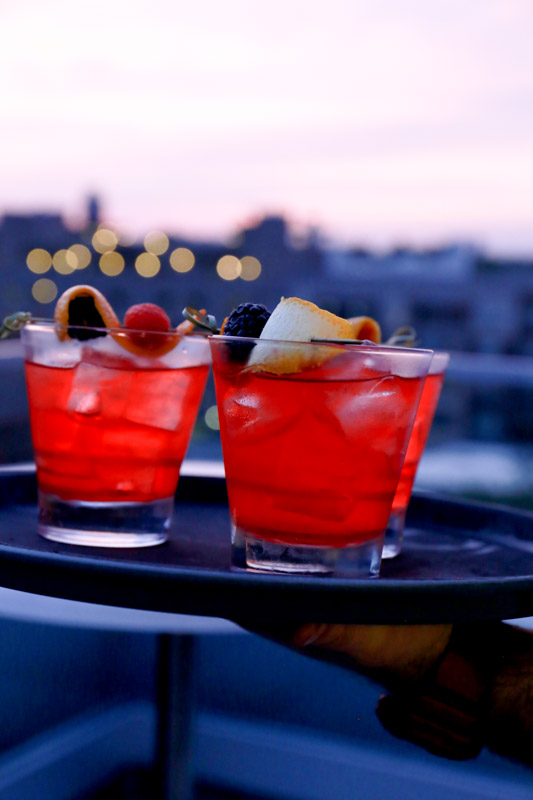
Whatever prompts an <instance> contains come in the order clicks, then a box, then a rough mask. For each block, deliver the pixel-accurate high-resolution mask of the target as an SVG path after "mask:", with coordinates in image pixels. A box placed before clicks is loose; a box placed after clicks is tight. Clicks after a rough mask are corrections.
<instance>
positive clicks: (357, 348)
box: [207, 334, 435, 357]
mask: <svg viewBox="0 0 533 800" xmlns="http://www.w3.org/2000/svg"><path fill="white" fill-rule="evenodd" d="M207 338H208V339H209V340H212V341H213V342H215V343H216V344H223V343H224V342H228V343H235V344H237V343H239V342H242V343H246V342H248V343H250V344H258V343H260V344H266V343H267V342H268V343H269V344H273V345H285V346H287V345H299V346H301V345H307V346H312V347H335V348H337V349H339V348H340V347H342V348H344V349H346V350H347V352H354V353H355V352H364V353H369V354H370V355H380V354H381V353H383V355H387V354H389V355H393V354H394V355H400V356H405V355H407V356H409V355H423V356H428V355H431V356H432V357H433V356H434V354H435V351H434V350H429V349H426V348H421V347H401V346H399V345H382V344H374V342H370V341H369V342H368V343H367V342H355V341H354V342H351V341H350V340H349V339H338V340H336V339H329V340H328V341H322V340H321V341H315V342H313V341H311V342H309V341H307V342H303V341H298V340H293V339H260V338H254V337H252V336H225V335H224V334H210V335H209V336H208V337H207Z"/></svg>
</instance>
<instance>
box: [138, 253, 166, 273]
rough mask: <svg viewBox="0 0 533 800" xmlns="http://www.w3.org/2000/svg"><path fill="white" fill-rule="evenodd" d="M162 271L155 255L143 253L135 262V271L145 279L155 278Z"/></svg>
mask: <svg viewBox="0 0 533 800" xmlns="http://www.w3.org/2000/svg"><path fill="white" fill-rule="evenodd" d="M160 269H161V262H160V260H159V259H158V257H157V256H155V255H154V254H153V253H141V255H140V256H137V258H136V260H135V270H136V271H137V272H138V273H139V275H141V276H142V277H143V278H153V277H154V275H157V273H158V272H159V270H160Z"/></svg>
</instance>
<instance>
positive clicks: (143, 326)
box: [124, 303, 170, 350]
mask: <svg viewBox="0 0 533 800" xmlns="http://www.w3.org/2000/svg"><path fill="white" fill-rule="evenodd" d="M124 327H125V328H130V329H131V330H130V331H128V334H127V336H128V339H130V341H132V342H133V343H134V344H136V345H138V346H139V347H142V348H144V349H146V350H155V349H157V348H159V347H160V346H161V345H162V344H163V343H164V342H165V340H166V337H165V336H161V333H166V332H167V331H170V320H169V318H168V316H167V314H166V313H165V312H164V311H163V309H162V308H160V307H159V306H156V305H154V303H139V304H138V305H136V306H131V308H128V310H127V311H126V315H125V317H124Z"/></svg>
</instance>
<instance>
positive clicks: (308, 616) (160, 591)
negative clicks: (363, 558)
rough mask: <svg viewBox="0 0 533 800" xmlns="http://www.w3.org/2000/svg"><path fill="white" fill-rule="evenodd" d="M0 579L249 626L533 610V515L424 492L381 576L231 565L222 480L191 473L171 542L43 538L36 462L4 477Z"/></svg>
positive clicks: (0, 483)
mask: <svg viewBox="0 0 533 800" xmlns="http://www.w3.org/2000/svg"><path fill="white" fill-rule="evenodd" d="M0 585H2V586H5V587H7V588H11V589H19V590H22V591H27V592H33V593H36V594H44V595H49V596H54V597H62V598H65V599H69V600H81V601H85V602H92V603H99V604H104V605H111V606H123V607H128V608H139V609H146V610H152V611H166V612H174V613H182V614H196V615H204V616H211V617H225V618H227V619H231V620H235V621H237V622H242V623H244V624H251V625H254V624H255V625H261V624H271V623H277V622H279V623H293V622H294V623H298V622H302V621H316V622H347V623H427V622H433V623H437V622H449V621H474V620H490V619H511V618H518V617H527V616H533V514H529V513H522V512H517V511H512V510H510V509H506V508H502V507H499V506H488V505H481V504H476V503H464V502H456V501H452V500H446V499H443V498H439V497H436V496H429V495H421V494H416V493H415V494H414V495H413V498H412V501H411V506H410V509H409V516H408V529H407V531H406V537H405V543H404V550H403V552H402V554H401V555H400V556H399V557H397V558H395V559H392V560H390V561H385V562H383V565H382V571H381V577H380V578H377V579H368V580H348V579H341V578H335V577H296V576H284V575H268V574H263V573H254V572H251V571H245V570H235V569H232V567H231V565H230V538H229V515H228V507H227V496H226V486H225V481H224V479H223V478H221V477H219V478H217V477H208V476H207V475H204V476H196V477H195V476H193V475H190V474H189V475H184V476H182V478H181V479H180V485H179V487H178V493H177V498H176V511H175V518H174V525H173V529H172V532H171V537H170V541H168V542H167V543H165V544H163V545H160V546H158V547H153V548H143V549H140V550H110V549H105V548H87V547H78V546H72V545H62V544H56V543H54V542H49V541H46V540H45V539H42V538H41V537H40V536H39V535H38V534H37V507H36V482H35V473H34V472H33V470H21V469H16V468H13V469H5V468H4V469H3V470H2V471H1V473H0Z"/></svg>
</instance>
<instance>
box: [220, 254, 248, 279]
mask: <svg viewBox="0 0 533 800" xmlns="http://www.w3.org/2000/svg"><path fill="white" fill-rule="evenodd" d="M241 269H242V267H241V262H240V261H239V259H238V258H237V256H230V255H227V256H222V258H219V260H218V264H217V273H218V275H219V276H220V277H221V278H223V280H225V281H234V280H235V279H236V278H238V277H239V275H240V274H241Z"/></svg>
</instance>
